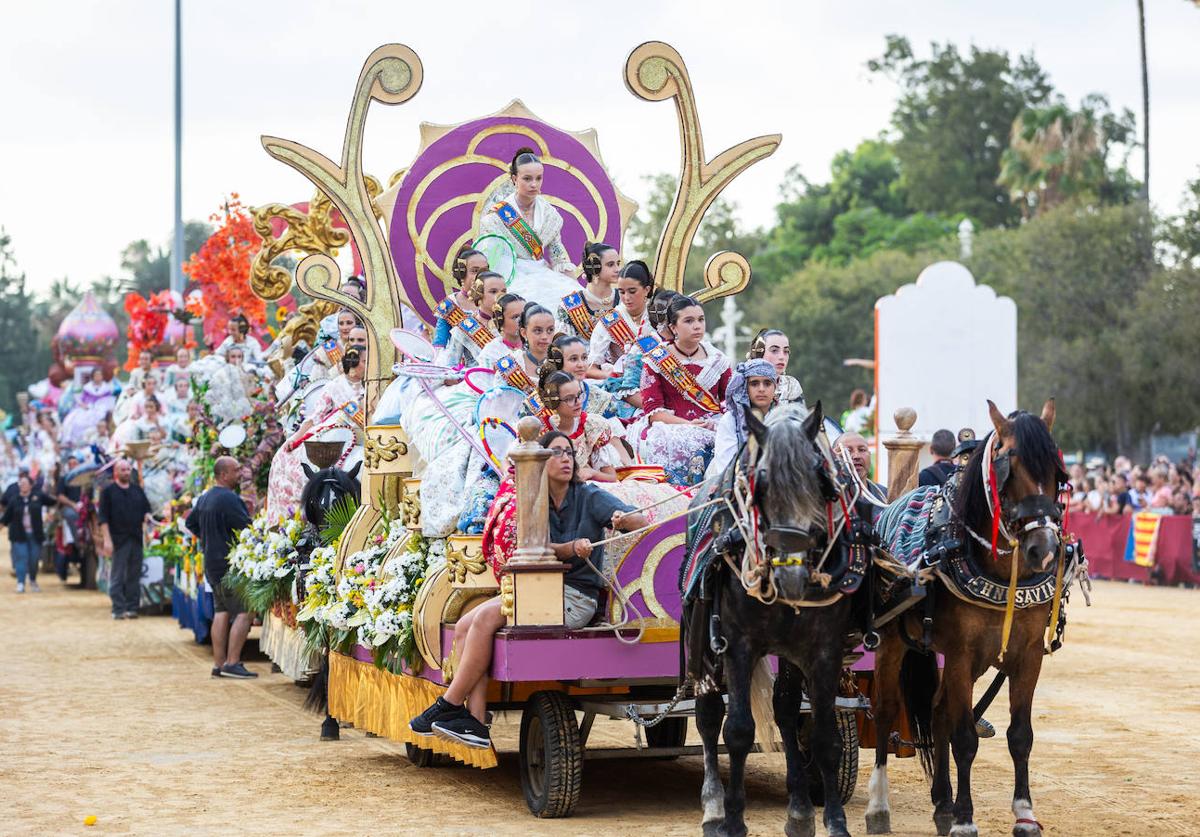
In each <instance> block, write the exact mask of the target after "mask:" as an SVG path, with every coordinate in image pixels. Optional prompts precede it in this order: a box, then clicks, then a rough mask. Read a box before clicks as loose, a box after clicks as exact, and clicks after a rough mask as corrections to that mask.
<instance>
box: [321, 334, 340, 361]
mask: <svg viewBox="0 0 1200 837" xmlns="http://www.w3.org/2000/svg"><path fill="white" fill-rule="evenodd" d="M321 348H322V349H324V350H325V357H327V358H329V365H330V366H334V367H336V366H337V365H338V364H340V363H341V362H342V347H341V346H339V345H338V341H336V340H334V339H333V338H332V337H330V338H329V339H328V340H326V341H325V342H324V343H322V344H321Z"/></svg>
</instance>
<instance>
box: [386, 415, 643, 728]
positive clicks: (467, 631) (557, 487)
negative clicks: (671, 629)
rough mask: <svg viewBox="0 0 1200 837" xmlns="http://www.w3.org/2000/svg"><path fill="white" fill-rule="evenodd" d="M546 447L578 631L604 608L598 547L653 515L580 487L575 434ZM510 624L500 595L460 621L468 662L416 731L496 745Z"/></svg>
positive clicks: (568, 620) (555, 434)
mask: <svg viewBox="0 0 1200 837" xmlns="http://www.w3.org/2000/svg"><path fill="white" fill-rule="evenodd" d="M538 441H539V443H540V444H541V445H542V447H544V448H546V449H547V450H549V451H550V461H549V462H548V463H546V481H547V485H548V487H549V494H550V548H551V549H553V550H554V556H555V557H556V558H558V559H559V560H560V561H563V562H564V563H566V564H568V565H569V566H568V569H567V574H566V576H565V577H564V579H563V583H564V586H563V615H564V617H565V619H564V621H565V625H566V627H567V628H568V629H570V630H577V629H579V628H582V627H584V626H586V625H587V624H588V623H589V622H591V620H592V616H594V615H595V613H596V609H597V608H598V607H599V604H600V592H601V590H602V589H603V588H604V587H605V586H606V582H605V580H604V578H603V576H601V575H600V572H599V569H600V567H602V566H604V547H603V545H602V544H601V545H600V546H596V547H594V546H593V544H595V543H596V542H597V541H600V540H602V538H603V532H604V529H605V528H612V529H615V530H617V531H621V532H629V531H632V530H634V529H640V528H642V527H643V526H645V525H646V516H645V515H644V514H641V513H634V512H633V510H632V509H630V508H629V507H628V506H626V505H625V504H624V503H622V502H621V501H620V500H618V499H617V498H616V497H614V496H613V495H611V494H609V493H608V492H607V491H605V490H604V489H602V488H599V487H598V486H595V485H592V484H590V483H581V482H580V481H579V480H578V478H577V476H576V474H575V447H574V445H573V444H572V443H571V438H570V437H569V436H568V435H567V434H565V433H561V432H559V431H557V430H555V431H551V432H550V433H547V434H546V435H545V436H543V437H542V438H541V439H539V440H538ZM505 622H506V617H505V616H504V614H502V613H501V612H500V597H499V596H497V597H495V598H493V599H490V600H489V601H487V602H485V603H484V604H482V605H480V606H479V607H477V608H475V609H474V610H472V611H471V612H470V613H468V614H467V615H465V616H463V617H462V618H461V619H459V620H458V623H457V624H456V625H455V626H454V642H455V645H456V646H457V647H459V648H461V649H462V656H461V658H460V660H459V662H458V665H457V666H456V667H455V670H454V680H453V682H452V683H451V684H450V688H448V689H447V690H446V694H445V695H443V696H442V697H439V698H438V699H437V700H436V701H434V703H433V705H432V706H430V707H429V708H428V709H426V710H425V711H424V712H422V713H421V714H420V715H418V716H417V717H415V718H413V719H412V720H411V721H409V723H408V727H409V729H411V730H412V731H413V732H415V733H417V734H418V735H435V734H436V735H440V736H443V737H444V738H449V739H450V740H452V741H457V742H459V743H461V744H466V745H467V746H468V747H480V748H486V747H489V746H491V733H490V732H489V731H488V728H487V726H485V724H484V721H485V718H486V714H487V672H488V667H489V666H490V665H491V663H492V644H493V638H494V637H495V635H496V632H497V631H499V630H500V629H501V628H503V627H504V624H505Z"/></svg>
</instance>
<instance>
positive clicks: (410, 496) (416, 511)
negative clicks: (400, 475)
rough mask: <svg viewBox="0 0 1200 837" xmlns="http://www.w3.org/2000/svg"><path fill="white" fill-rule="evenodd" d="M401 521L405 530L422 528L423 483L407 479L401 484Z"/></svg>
mask: <svg viewBox="0 0 1200 837" xmlns="http://www.w3.org/2000/svg"><path fill="white" fill-rule="evenodd" d="M400 519H401V520H402V521H404V528H406V529H419V528H421V481H420V480H418V479H406V480H404V481H403V482H402V483H400Z"/></svg>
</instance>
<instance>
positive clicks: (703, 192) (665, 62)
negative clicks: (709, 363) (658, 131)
mask: <svg viewBox="0 0 1200 837" xmlns="http://www.w3.org/2000/svg"><path fill="white" fill-rule="evenodd" d="M625 84H626V86H627V87H628V88H629V90H630V92H631V93H633V94H634V95H635V96H637V97H639V98H641V99H645V100H646V101H649V102H661V101H664V100H666V99H674V100H675V109H676V112H677V114H678V116H679V136H680V142H681V144H682V149H681V155H680V156H681V167H680V174H679V190H678V191H677V192H676V194H675V202H674V204H673V205H672V207H671V214H670V216H669V217H668V219H667V223H666V226H665V227H664V228H663V233H662V238H661V239H660V240H659V243H658V253H657V255H656V256H655V270H654V276H655V279H656V280H657V283H658V284H659V285H660V286H661V287H666V288H671V289H672V290H675V291H679V292H681V293H682V292H683V291H684V287H683V273H684V268H685V266H686V265H687V257H688V252H689V251H690V250H691V247H692V239H693V238H694V237H695V235H696V230H697V229H699V227H700V221H701V220H702V219H703V218H704V213H705V212H706V211H707V210H708V207H709V206H710V205H711V204H712V202H713V201H714V200H716V197H717V195H719V194H720V193H721V190H723V189H724V188H725V187H726V186H728V185H729V184H730V183H731V182H732V181H733V179H734V178H736V177H737V176H738V175H739V174H741V173H742V172H743V171H745V170H746V169H747V168H749V167H750V166H751V165H753V164H754V163H756V162H758V161H759V160H762V159H765V158H766V157H769V156H771V154H773V153H774V152H775V149H776V148H777V147H778V146H779V142H780V140H781V137H780V135H779V134H772V135H770V136H764V137H756V138H755V139H750V140H746V141H745V142H742V143H739V144H738V145H735V146H734V147H733V148H730V149H727V150H726V151H723V152H721V153H720V154H718V155H717V156H716V157H714V158H713V159H712V160H711V161H706V160H705V156H704V138H703V136H702V135H701V131H700V115H699V112H698V111H697V109H696V97H695V93H694V92H693V91H692V82H691V79H690V78H689V77H688V72H687V66H686V65H685V64H684V63H683V58H682V57H681V56H680V55H679V53H678V52H676V51H675V49H674V47H671V46H670V45H668V44H664V43H662V42H661V41H649V42H647V43H644V44H642V45H641V46H639V47H638V48H637V49H635V50H634V51H633V52H631V53H630V54H629V57H628V58H627V59H626V60H625ZM749 281H750V263H749V262H748V261H746V258H745V257H744V256H742V255H741V254H740V253H734V252H732V251H728V250H725V251H721V252H719V253H714V254H713V255H712V256H710V257H709V259H708V262H707V264H705V266H704V284H705V289H704V290H702V291H700V292H699V293H698V294H696V297H697V298H698V299H699V300H700V301H701V302H703V301H705V300H709V299H716V298H717V297H721V296H727V295H729V294H735V293H738V292H739V291H742V290H743V289H745V287H746V285H747V284H748V283H749Z"/></svg>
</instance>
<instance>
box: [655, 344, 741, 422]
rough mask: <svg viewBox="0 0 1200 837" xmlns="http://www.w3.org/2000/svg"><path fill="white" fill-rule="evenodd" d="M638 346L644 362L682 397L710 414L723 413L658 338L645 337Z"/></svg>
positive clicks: (707, 392) (719, 406) (718, 405)
mask: <svg viewBox="0 0 1200 837" xmlns="http://www.w3.org/2000/svg"><path fill="white" fill-rule="evenodd" d="M637 344H638V348H639V349H641V350H642V356H643V360H644V361H645V362H646V363H649V364H650V366H651V367H652V368H653V369H654V371H655V372H657V373H658V374H659V375H661V376H662V377H663V379H664V380H666V382H667V383H669V384H670V385H671V386H673V387H675V389H676V390H678V392H679V394H680V395H682V396H683V397H684V398H686V399H687V400H689V401H691V402H692V403H693V404H695V405H696V406H697V407H700V408H701V409H703V410H706V411H708V412H710V413H719V412H721V405H720V404H719V403H717V399H715V398H713V396H712V393H710V392H709V391H708V390H706V389H705V388H704V387H702V386H700V384H699V383H697V382H696V378H695V376H693V375H692V373H691V372H689V371H688V370H687V367H686V366H684V365H683V364H682V363H680V362H679V360H678V358H676V357H675V355H673V354H671V352H670V350H669V349H668V348H667V347H666V346H664V345H663V344H662V343H661V342H659V340H658V338H657V337H653V336H650V337H643V338H641V339H640V340H638V341H637Z"/></svg>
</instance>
